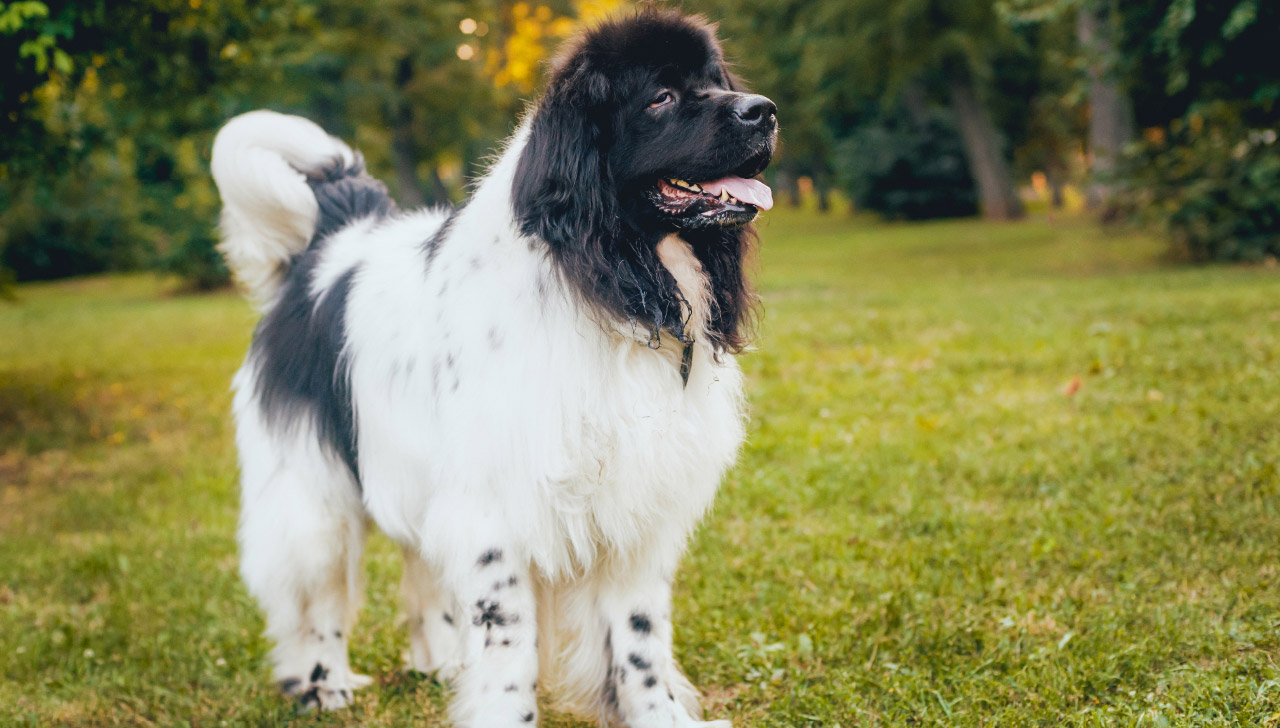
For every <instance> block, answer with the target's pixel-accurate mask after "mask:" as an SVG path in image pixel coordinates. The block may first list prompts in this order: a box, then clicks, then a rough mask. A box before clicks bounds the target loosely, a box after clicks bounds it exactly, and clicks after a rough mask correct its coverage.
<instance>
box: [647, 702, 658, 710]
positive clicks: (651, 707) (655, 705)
mask: <svg viewBox="0 0 1280 728" xmlns="http://www.w3.org/2000/svg"><path fill="white" fill-rule="evenodd" d="M657 709H658V704H657V703H649V710H657Z"/></svg>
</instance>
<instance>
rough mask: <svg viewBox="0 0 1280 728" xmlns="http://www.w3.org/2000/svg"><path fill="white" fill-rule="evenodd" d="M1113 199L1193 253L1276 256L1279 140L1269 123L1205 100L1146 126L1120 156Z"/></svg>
mask: <svg viewBox="0 0 1280 728" xmlns="http://www.w3.org/2000/svg"><path fill="white" fill-rule="evenodd" d="M1126 167H1127V169H1126V173H1125V174H1124V175H1123V176H1124V178H1125V186H1124V188H1122V191H1121V195H1120V200H1121V202H1122V204H1123V205H1124V206H1125V207H1127V208H1129V209H1132V210H1133V211H1134V213H1135V214H1136V215H1137V216H1138V217H1139V219H1141V220H1144V221H1148V222H1153V223H1155V224H1157V225H1159V226H1161V227H1162V228H1163V229H1164V230H1165V231H1167V233H1168V234H1169V235H1170V237H1171V238H1172V239H1173V241H1174V243H1175V244H1176V245H1177V246H1178V247H1179V248H1180V249H1181V250H1182V252H1184V253H1185V254H1186V255H1187V256H1189V257H1190V258H1191V259H1193V260H1197V261H1259V260H1263V259H1265V258H1268V257H1277V256H1280V143H1277V134H1276V129H1275V126H1274V125H1259V124H1257V123H1250V122H1249V121H1248V120H1247V119H1246V117H1245V115H1244V114H1242V113H1241V110H1240V109H1239V108H1237V107H1234V106H1232V105H1229V104H1226V103H1216V104H1211V105H1209V106H1208V107H1206V108H1204V109H1202V110H1201V112H1200V113H1193V114H1189V115H1188V116H1187V117H1186V118H1185V119H1180V120H1176V121H1175V122H1173V123H1172V124H1170V125H1169V127H1168V128H1167V129H1162V130H1153V131H1149V132H1148V134H1147V135H1146V138H1145V139H1144V140H1143V141H1142V142H1139V143H1138V144H1135V145H1134V146H1133V147H1132V148H1131V150H1130V152H1129V155H1128V159H1127V161H1126Z"/></svg>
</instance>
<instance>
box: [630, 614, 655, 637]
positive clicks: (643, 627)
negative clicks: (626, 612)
mask: <svg viewBox="0 0 1280 728" xmlns="http://www.w3.org/2000/svg"><path fill="white" fill-rule="evenodd" d="M631 629H632V630H634V631H636V632H638V633H640V634H649V632H650V631H651V630H652V629H653V624H652V623H651V622H650V621H649V617H648V615H646V614H643V613H641V612H632V614H631Z"/></svg>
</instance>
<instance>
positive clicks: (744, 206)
mask: <svg viewBox="0 0 1280 728" xmlns="http://www.w3.org/2000/svg"><path fill="white" fill-rule="evenodd" d="M649 199H650V201H651V202H652V203H653V206H654V207H656V208H657V209H658V211H659V212H660V213H662V214H663V215H665V216H666V217H668V218H671V219H673V220H675V221H676V223H677V225H679V226H680V227H713V226H717V227H736V226H740V225H745V224H747V223H749V222H751V221H752V220H754V219H755V217H756V215H758V214H759V213H760V211H761V210H768V209H770V208H772V207H773V191H772V190H770V189H769V186H768V185H766V184H765V183H763V182H761V181H760V180H757V179H752V178H750V177H739V176H736V175H729V176H726V177H720V178H718V179H713V180H707V181H703V182H690V181H688V180H684V179H679V178H664V179H659V180H658V182H657V183H656V184H655V185H654V187H652V188H651V190H650V192H649Z"/></svg>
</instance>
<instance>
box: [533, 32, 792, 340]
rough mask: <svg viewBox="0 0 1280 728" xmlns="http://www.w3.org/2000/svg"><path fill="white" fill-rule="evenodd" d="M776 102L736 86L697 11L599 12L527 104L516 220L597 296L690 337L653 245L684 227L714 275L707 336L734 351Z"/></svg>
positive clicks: (614, 308)
mask: <svg viewBox="0 0 1280 728" xmlns="http://www.w3.org/2000/svg"><path fill="white" fill-rule="evenodd" d="M775 112H776V109H775V108H774V105H773V102H772V101H770V100H769V99H767V98H765V97H763V96H758V95H754V94H750V93H746V92H744V91H743V90H741V89H740V88H739V84H738V83H737V82H736V81H735V79H734V78H733V76H732V74H731V73H730V71H729V69H728V67H727V66H726V64H725V61H724V58H723V55H722V54H721V51H720V47H719V44H718V43H717V42H716V38H715V34H714V31H713V29H712V28H711V26H709V25H708V24H707V23H705V22H704V21H702V20H700V19H698V18H691V17H688V16H682V15H680V14H678V13H675V12H670V11H662V10H654V9H647V10H642V11H640V12H638V13H636V14H635V15H632V16H629V17H626V18H622V19H617V20H612V21H608V22H605V23H603V24H601V25H599V26H597V27H596V28H594V29H592V30H589V31H587V32H586V33H584V34H583V35H582V36H581V37H579V38H578V39H576V40H575V41H573V42H572V43H571V44H570V45H569V47H568V49H567V50H566V51H565V52H564V53H563V54H562V55H561V57H560V58H559V60H558V61H557V62H556V64H555V66H554V68H553V71H552V74H551V79H550V81H549V83H548V86H547V90H546V93H545V95H544V96H543V98H542V100H541V102H540V103H539V104H538V105H537V107H536V109H535V110H534V111H533V118H532V119H531V122H530V128H529V136H528V139H527V142H526V144H525V147H524V149H523V150H522V152H521V155H520V161H519V166H518V168H517V171H516V178H515V184H514V188H513V194H514V210H515V213H516V216H517V219H518V221H519V224H520V226H521V228H522V231H523V232H524V233H526V234H529V235H535V236H538V237H540V238H542V239H543V240H546V241H547V243H548V244H549V246H550V247H551V250H552V252H553V254H554V255H555V257H556V259H557V261H558V262H559V263H560V264H561V269H562V271H563V272H565V273H566V274H567V275H568V276H569V277H570V278H572V279H580V280H577V281H575V282H578V283H579V287H580V288H583V289H584V292H585V293H587V294H588V298H589V299H590V300H591V301H592V302H593V303H596V304H598V305H599V306H601V307H603V308H605V309H607V310H609V311H610V312H612V313H614V314H618V315H621V316H623V317H625V318H628V319H631V320H632V321H636V322H639V323H642V324H644V325H645V326H646V327H647V328H649V329H650V331H651V333H652V334H653V335H654V336H655V337H656V338H660V334H659V332H660V330H661V329H663V328H667V329H670V330H671V331H673V332H675V333H676V335H677V338H680V339H681V340H685V339H686V332H685V331H684V329H683V321H682V320H681V314H680V311H681V309H680V305H679V304H680V295H679V291H678V289H676V288H675V285H674V281H673V280H671V276H670V274H669V273H668V272H667V271H665V269H663V268H662V266H661V264H660V263H658V261H657V259H656V254H655V253H654V249H655V248H656V246H657V244H658V242H659V241H660V240H661V239H662V238H663V237H665V236H666V235H668V234H671V233H679V234H680V236H681V237H682V238H683V239H685V240H686V241H687V242H689V244H690V245H691V246H692V247H693V249H694V253H695V255H697V257H698V258H699V261H700V262H701V263H702V266H703V269H704V272H706V273H707V275H708V276H709V277H710V278H711V283H712V288H713V290H712V294H713V297H714V298H715V299H716V300H715V302H716V304H717V305H716V306H715V309H716V310H715V312H714V317H713V321H711V322H710V324H711V326H710V328H711V329H712V330H711V332H710V333H711V335H712V337H713V338H714V339H716V341H715V342H714V343H715V344H717V346H718V347H720V348H727V349H733V350H736V349H738V348H740V347H741V345H742V343H743V342H742V340H741V337H740V335H739V332H738V324H739V322H740V320H741V319H742V318H743V317H744V316H745V314H746V313H747V310H748V308H749V307H750V302H751V296H750V293H749V291H748V289H747V287H746V282H745V280H743V278H742V258H743V256H744V254H745V252H746V247H747V242H748V241H749V240H750V236H751V231H750V229H749V223H750V222H751V221H752V220H754V219H755V217H756V215H758V214H759V212H760V210H762V209H766V210H767V209H769V207H771V206H772V196H771V194H770V191H769V188H768V187H767V186H765V184H764V183H763V182H760V181H758V180H755V179H752V178H753V177H755V176H756V175H758V174H760V172H762V171H763V170H764V169H765V167H766V166H767V165H768V164H769V161H770V160H771V159H772V157H773V152H774V149H775V147H776V144H777V133H778V123H777V118H776V116H775Z"/></svg>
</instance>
